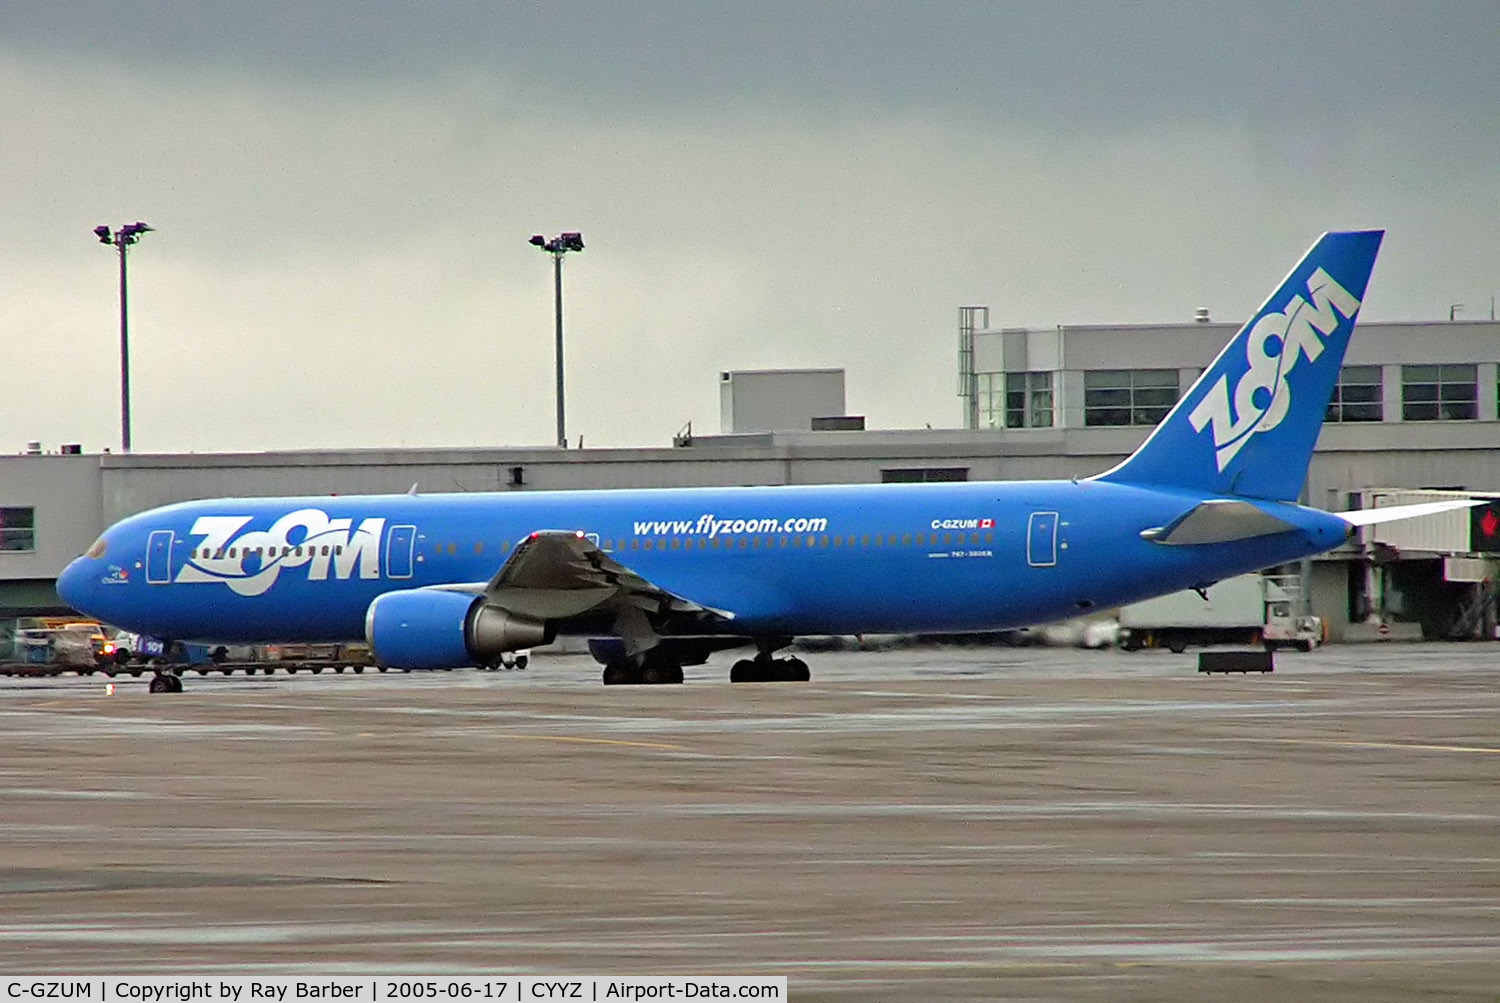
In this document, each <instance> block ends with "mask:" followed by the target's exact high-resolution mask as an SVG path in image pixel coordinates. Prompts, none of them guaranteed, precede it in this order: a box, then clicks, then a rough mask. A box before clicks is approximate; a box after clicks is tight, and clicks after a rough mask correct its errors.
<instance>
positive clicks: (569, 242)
mask: <svg viewBox="0 0 1500 1003" xmlns="http://www.w3.org/2000/svg"><path fill="white" fill-rule="evenodd" d="M558 240H559V241H560V242H561V244H562V246H563V249H564V250H566V251H581V250H583V234H581V233H565V234H563V235H562V236H561V237H559V238H558Z"/></svg>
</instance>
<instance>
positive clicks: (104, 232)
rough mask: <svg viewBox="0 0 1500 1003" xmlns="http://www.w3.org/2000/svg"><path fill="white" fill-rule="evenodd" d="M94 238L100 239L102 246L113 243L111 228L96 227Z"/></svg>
mask: <svg viewBox="0 0 1500 1003" xmlns="http://www.w3.org/2000/svg"><path fill="white" fill-rule="evenodd" d="M94 236H96V237H98V238H99V243H101V244H109V243H112V241H111V240H110V239H109V227H107V226H96V227H94Z"/></svg>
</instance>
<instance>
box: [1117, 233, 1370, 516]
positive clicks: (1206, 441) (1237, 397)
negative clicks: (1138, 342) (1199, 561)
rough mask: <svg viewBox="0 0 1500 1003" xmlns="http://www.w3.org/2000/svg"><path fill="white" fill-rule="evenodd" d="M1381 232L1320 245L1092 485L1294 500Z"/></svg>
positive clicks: (1326, 239) (1329, 236)
mask: <svg viewBox="0 0 1500 1003" xmlns="http://www.w3.org/2000/svg"><path fill="white" fill-rule="evenodd" d="M1384 235H1385V231H1383V230H1359V231H1351V232H1346V233H1325V234H1324V235H1323V236H1322V237H1321V238H1319V240H1318V242H1317V243H1316V244H1314V245H1313V246H1312V249H1311V250H1309V251H1308V252H1307V254H1306V255H1305V256H1304V257H1303V258H1302V260H1301V261H1300V262H1298V264H1297V266H1296V267H1295V268H1293V269H1292V272H1291V274H1290V275H1288V276H1287V277H1286V279H1284V280H1283V281H1282V283H1281V285H1280V286H1278V287H1277V288H1276V291H1275V292H1273V293H1272V294H1271V296H1270V298H1269V299H1267V300H1266V302H1265V303H1264V304H1263V305H1262V306H1261V308H1260V309H1259V310H1258V311H1256V314H1255V316H1254V317H1252V318H1251V319H1250V320H1249V321H1248V322H1247V323H1246V324H1245V326H1244V327H1242V328H1240V330H1239V333H1237V334H1236V335H1235V336H1234V338H1233V339H1232V340H1231V341H1230V342H1229V344H1228V345H1226V346H1224V350H1223V351H1221V352H1220V353H1219V356H1218V358H1216V359H1215V360H1214V361H1213V363H1212V365H1210V366H1209V367H1208V368H1207V369H1206V370H1204V372H1203V375H1201V376H1200V377H1198V381H1197V382H1196V383H1194V384H1193V385H1192V387H1191V388H1190V389H1189V390H1188V391H1187V393H1185V394H1184V395H1183V396H1182V398H1181V400H1179V401H1178V402H1177V406H1176V407H1174V408H1172V410H1171V412H1170V413H1169V414H1168V415H1167V416H1166V418H1164V419H1163V420H1162V422H1161V424H1160V425H1158V426H1157V427H1156V428H1155V430H1153V431H1152V433H1151V435H1150V436H1149V437H1148V438H1147V439H1146V441H1145V442H1144V443H1142V444H1141V447H1140V448H1139V449H1137V450H1136V451H1135V452H1134V453H1132V454H1131V455H1130V456H1129V457H1128V458H1127V459H1126V460H1125V461H1124V462H1122V463H1121V464H1120V465H1119V466H1117V467H1115V468H1114V469H1112V470H1109V471H1107V472H1106V473H1103V474H1100V475H1099V478H1098V479H1099V480H1105V481H1116V482H1121V483H1126V484H1148V485H1151V486H1154V487H1181V488H1186V489H1189V490H1194V491H1201V492H1204V493H1206V494H1217V495H1239V496H1242V497H1248V498H1261V499H1269V500H1275V501H1292V500H1293V499H1295V498H1296V497H1297V495H1298V494H1299V493H1300V491H1301V490H1302V482H1303V481H1304V480H1305V479H1306V477H1307V465H1308V462H1309V461H1310V460H1311V458H1312V450H1313V446H1314V444H1315V443H1316V442H1317V440H1318V432H1319V431H1321V429H1322V427H1323V416H1324V414H1325V412H1326V411H1327V410H1328V401H1329V398H1330V397H1331V396H1332V395H1333V388H1334V386H1335V384H1337V382H1338V376H1339V367H1340V366H1341V365H1342V363H1343V359H1344V350H1345V348H1347V347H1348V344H1349V336H1350V334H1352V333H1353V331H1354V322H1355V318H1356V317H1357V316H1358V315H1359V308H1360V304H1361V303H1362V302H1363V301H1364V298H1365V289H1366V287H1367V285H1368V284H1369V281H1370V272H1371V270H1372V269H1373V268H1374V267H1375V255H1376V253H1377V252H1378V251H1379V250H1380V241H1381V238H1382V237H1383V236H1384Z"/></svg>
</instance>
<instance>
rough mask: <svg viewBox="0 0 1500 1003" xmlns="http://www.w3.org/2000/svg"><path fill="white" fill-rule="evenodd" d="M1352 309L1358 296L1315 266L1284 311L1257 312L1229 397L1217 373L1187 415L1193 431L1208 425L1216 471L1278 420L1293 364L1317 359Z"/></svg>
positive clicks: (1287, 401)
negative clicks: (1304, 290)
mask: <svg viewBox="0 0 1500 1003" xmlns="http://www.w3.org/2000/svg"><path fill="white" fill-rule="evenodd" d="M1358 310H1359V300H1357V299H1355V298H1354V297H1353V296H1352V295H1350V293H1349V292H1348V290H1346V289H1345V288H1344V287H1343V286H1341V285H1339V284H1338V283H1337V282H1335V281H1334V280H1333V278H1332V276H1330V275H1329V274H1328V273H1327V272H1325V271H1323V269H1321V268H1319V269H1318V270H1317V271H1315V272H1313V273H1312V275H1311V276H1310V277H1309V278H1308V280H1307V298H1306V299H1303V298H1302V297H1301V296H1293V297H1292V299H1291V301H1290V302H1289V303H1287V305H1286V309H1285V310H1284V311H1282V312H1280V313H1277V312H1274V311H1273V312H1270V313H1266V314H1263V315H1262V316H1261V318H1260V319H1259V320H1257V321H1256V322H1255V326H1254V327H1253V328H1251V329H1250V333H1249V335H1248V336H1247V337H1246V339H1245V358H1246V361H1247V362H1249V364H1250V368H1249V370H1248V371H1247V372H1245V373H1244V374H1243V375H1241V376H1240V378H1239V380H1238V381H1237V382H1236V383H1235V385H1234V397H1233V399H1232V400H1231V398H1230V394H1229V377H1228V375H1227V374H1226V375H1223V376H1220V377H1219V379H1218V381H1217V382H1216V383H1214V385H1213V386H1212V387H1210V388H1209V390H1208V393H1206V394H1205V395H1204V396H1203V399H1202V400H1200V401H1199V402H1198V406H1197V407H1195V408H1193V411H1192V413H1191V414H1190V415H1189V416H1188V418H1189V420H1191V421H1192V423H1193V428H1195V429H1196V430H1197V431H1199V432H1202V431H1203V430H1204V429H1205V428H1210V427H1211V428H1212V429H1213V437H1214V455H1215V457H1216V458H1217V459H1218V463H1219V469H1220V470H1223V469H1224V468H1225V467H1226V466H1228V465H1229V461H1230V460H1232V459H1234V457H1235V454H1237V453H1238V452H1239V451H1240V450H1241V449H1243V448H1244V446H1245V443H1247V442H1249V441H1250V437H1251V436H1252V435H1256V434H1259V433H1261V432H1269V431H1270V430H1271V429H1273V428H1275V427H1276V426H1277V425H1280V424H1281V421H1282V419H1283V418H1285V417H1286V416H1287V412H1288V411H1289V410H1290V408H1291V406H1292V388H1291V385H1290V384H1289V383H1288V382H1287V377H1288V376H1289V375H1290V374H1291V372H1292V370H1293V368H1295V367H1296V365H1297V363H1298V361H1299V360H1300V359H1303V358H1306V359H1307V361H1308V362H1309V363H1313V362H1316V361H1318V356H1320V355H1322V354H1323V339H1324V338H1325V337H1327V336H1329V335H1331V334H1333V332H1334V331H1335V330H1337V328H1338V326H1339V317H1340V316H1342V317H1343V318H1344V319H1346V320H1347V319H1348V318H1350V317H1353V316H1354V314H1355V313H1356V312H1358ZM1335 311H1336V312H1335ZM1318 420H1319V421H1321V420H1322V415H1321V414H1319V415H1318Z"/></svg>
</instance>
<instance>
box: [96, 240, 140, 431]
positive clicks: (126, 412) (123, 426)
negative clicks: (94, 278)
mask: <svg viewBox="0 0 1500 1003" xmlns="http://www.w3.org/2000/svg"><path fill="white" fill-rule="evenodd" d="M152 229H153V227H151V226H149V225H147V224H145V223H142V222H141V221H140V220H136V221H135V222H134V223H126V224H125V225H124V226H122V227H120V228H119V229H118V230H115V231H114V232H113V233H111V232H110V229H109V227H108V226H104V225H102V224H101V225H99V226H96V227H94V236H96V237H98V238H99V243H101V244H110V245H112V246H113V247H114V248H115V249H116V250H118V251H119V252H120V450H121V452H125V453H128V452H130V312H129V310H128V309H127V304H128V292H127V289H128V287H127V283H126V270H125V252H126V251H127V250H129V248H130V245H131V244H134V243H135V242H136V241H138V240H140V239H141V235H142V234H146V233H150V232H151V230H152Z"/></svg>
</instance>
